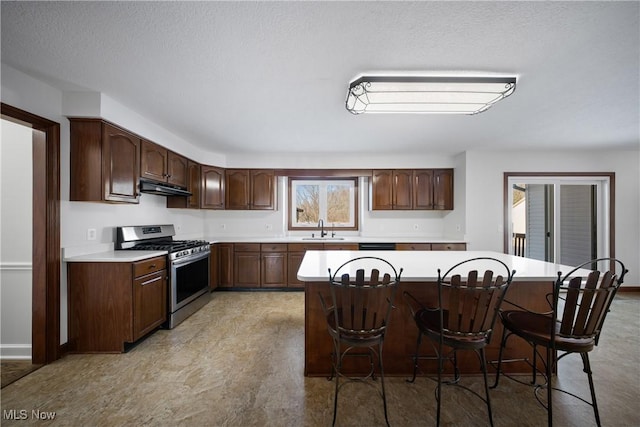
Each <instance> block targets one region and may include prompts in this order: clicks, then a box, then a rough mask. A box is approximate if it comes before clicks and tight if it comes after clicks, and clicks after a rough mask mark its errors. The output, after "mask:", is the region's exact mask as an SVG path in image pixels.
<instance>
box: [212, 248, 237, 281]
mask: <svg viewBox="0 0 640 427" xmlns="http://www.w3.org/2000/svg"><path fill="white" fill-rule="evenodd" d="M215 246H217V247H218V275H219V277H218V280H219V281H218V284H219V286H220V287H221V288H232V287H233V243H217V244H216V245H215Z"/></svg>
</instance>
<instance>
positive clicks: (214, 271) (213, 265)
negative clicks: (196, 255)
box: [209, 244, 220, 290]
mask: <svg viewBox="0 0 640 427" xmlns="http://www.w3.org/2000/svg"><path fill="white" fill-rule="evenodd" d="M210 246H211V256H210V257H209V289H210V290H214V289H215V288H217V287H218V284H219V282H220V270H219V268H218V267H219V265H220V263H219V258H218V257H219V255H218V252H219V251H218V245H217V244H213V245H210Z"/></svg>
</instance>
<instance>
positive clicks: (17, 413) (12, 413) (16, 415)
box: [2, 409, 29, 420]
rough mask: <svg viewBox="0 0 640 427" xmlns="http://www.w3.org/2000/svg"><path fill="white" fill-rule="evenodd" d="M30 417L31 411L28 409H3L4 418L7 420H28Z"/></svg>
mask: <svg viewBox="0 0 640 427" xmlns="http://www.w3.org/2000/svg"><path fill="white" fill-rule="evenodd" d="M28 417H29V412H27V410H26V409H19V410H18V409H4V410H3V411H2V418H3V419H5V420H26V419H27V418H28Z"/></svg>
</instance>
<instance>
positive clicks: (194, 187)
mask: <svg viewBox="0 0 640 427" xmlns="http://www.w3.org/2000/svg"><path fill="white" fill-rule="evenodd" d="M203 168H204V166H203ZM200 188H201V184H200V164H199V163H196V162H194V161H191V160H188V161H187V191H189V192H191V196H187V197H183V196H169V197H167V207H168V208H189V209H200V200H201V198H202V194H201V191H200Z"/></svg>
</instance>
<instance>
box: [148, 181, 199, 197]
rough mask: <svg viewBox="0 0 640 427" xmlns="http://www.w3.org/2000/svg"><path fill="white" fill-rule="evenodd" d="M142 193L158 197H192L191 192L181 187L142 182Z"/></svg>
mask: <svg viewBox="0 0 640 427" xmlns="http://www.w3.org/2000/svg"><path fill="white" fill-rule="evenodd" d="M140 192H141V193H147V194H156V195H158V196H191V192H190V191H187V190H183V189H182V188H180V187H174V186H172V185H169V184H166V183H161V182H153V181H146V180H143V179H141V180H140Z"/></svg>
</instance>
